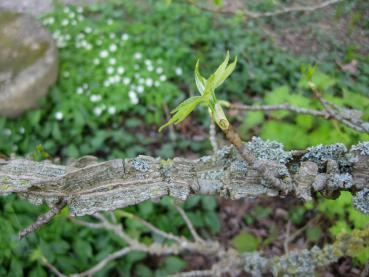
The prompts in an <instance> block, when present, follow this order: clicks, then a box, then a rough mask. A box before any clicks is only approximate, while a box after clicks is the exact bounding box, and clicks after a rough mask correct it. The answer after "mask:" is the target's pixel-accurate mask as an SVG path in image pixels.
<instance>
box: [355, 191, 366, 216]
mask: <svg viewBox="0 0 369 277" xmlns="http://www.w3.org/2000/svg"><path fill="white" fill-rule="evenodd" d="M352 204H353V206H354V207H355V208H356V209H357V210H358V211H360V212H362V213H364V214H369V189H368V188H364V189H362V190H360V191H359V192H358V193H356V195H355V196H354V197H352Z"/></svg>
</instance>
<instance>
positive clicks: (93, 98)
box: [90, 94, 101, 103]
mask: <svg viewBox="0 0 369 277" xmlns="http://www.w3.org/2000/svg"><path fill="white" fill-rule="evenodd" d="M100 100H101V95H96V94H92V95H91V97H90V101H91V102H93V103H96V102H99V101H100Z"/></svg>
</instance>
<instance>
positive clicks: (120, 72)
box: [117, 66, 124, 74]
mask: <svg viewBox="0 0 369 277" xmlns="http://www.w3.org/2000/svg"><path fill="white" fill-rule="evenodd" d="M117 73H118V74H123V73H124V67H123V66H119V67H118V68H117Z"/></svg>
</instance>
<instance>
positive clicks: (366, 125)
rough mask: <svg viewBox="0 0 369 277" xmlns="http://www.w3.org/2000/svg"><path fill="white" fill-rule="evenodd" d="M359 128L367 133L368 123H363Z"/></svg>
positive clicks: (368, 130) (368, 129)
mask: <svg viewBox="0 0 369 277" xmlns="http://www.w3.org/2000/svg"><path fill="white" fill-rule="evenodd" d="M361 127H363V129H364V130H366V131H367V132H369V122H364V123H362V124H361Z"/></svg>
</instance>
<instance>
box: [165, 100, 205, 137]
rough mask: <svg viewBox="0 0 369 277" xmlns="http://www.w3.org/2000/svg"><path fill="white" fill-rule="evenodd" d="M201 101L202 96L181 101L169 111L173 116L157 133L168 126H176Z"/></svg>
mask: <svg viewBox="0 0 369 277" xmlns="http://www.w3.org/2000/svg"><path fill="white" fill-rule="evenodd" d="M202 101H203V99H202V96H194V97H191V98H188V99H187V100H185V101H183V102H182V103H181V104H179V105H178V106H177V107H176V108H175V109H174V110H173V111H171V113H172V114H174V115H173V117H172V118H171V119H170V120H169V121H168V122H167V123H165V124H164V125H163V126H161V127H160V128H159V132H161V131H162V130H163V129H164V128H165V127H167V126H168V125H170V124H178V123H180V122H182V121H183V120H184V119H185V118H186V117H187V116H188V115H189V114H190V113H191V112H192V111H193V110H194V109H195V108H196V106H197V105H198V104H200V103H201V102H202Z"/></svg>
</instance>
